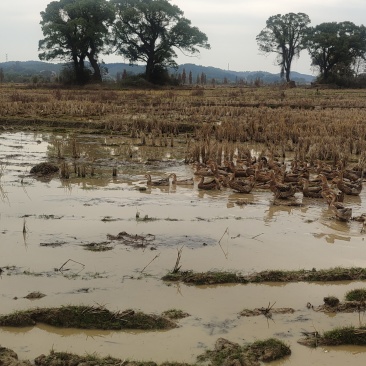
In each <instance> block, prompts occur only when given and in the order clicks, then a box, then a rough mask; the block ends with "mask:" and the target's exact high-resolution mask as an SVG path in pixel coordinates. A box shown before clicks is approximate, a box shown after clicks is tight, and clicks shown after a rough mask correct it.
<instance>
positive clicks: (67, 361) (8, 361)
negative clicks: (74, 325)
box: [0, 338, 291, 366]
mask: <svg viewBox="0 0 366 366" xmlns="http://www.w3.org/2000/svg"><path fill="white" fill-rule="evenodd" d="M290 354H291V350H290V348H289V347H288V346H286V345H285V344H284V343H283V342H281V341H279V340H277V339H275V338H270V339H266V340H264V341H256V342H254V343H252V344H249V345H246V346H240V345H239V344H237V343H233V342H230V341H228V340H226V339H224V338H219V339H218V340H217V341H216V344H215V349H214V350H213V351H206V352H205V354H203V355H201V356H199V357H198V358H197V363H194V364H188V363H179V362H164V363H162V364H160V366H198V365H202V363H203V364H204V365H207V364H210V365H212V366H222V365H246V366H259V361H263V362H270V361H274V360H278V359H280V358H283V357H285V356H288V355H290ZM34 364H35V365H36V366H54V365H57V366H75V365H81V364H82V365H84V366H121V365H123V366H158V364H157V363H155V362H152V361H146V362H141V361H129V360H123V361H122V360H120V359H117V358H113V357H110V356H108V357H104V358H101V357H98V356H97V355H95V354H91V355H86V356H78V355H75V354H72V353H68V352H54V351H51V352H50V353H49V354H48V355H47V356H46V355H41V356H38V357H37V358H36V359H35V360H34ZM0 365H7V366H30V365H31V363H30V362H29V361H18V356H17V354H16V353H15V352H14V351H12V350H10V349H7V348H3V347H0Z"/></svg>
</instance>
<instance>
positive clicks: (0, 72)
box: [0, 68, 4, 83]
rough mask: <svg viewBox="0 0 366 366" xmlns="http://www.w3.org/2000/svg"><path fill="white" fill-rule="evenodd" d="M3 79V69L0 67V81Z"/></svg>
mask: <svg viewBox="0 0 366 366" xmlns="http://www.w3.org/2000/svg"><path fill="white" fill-rule="evenodd" d="M3 81H4V70H3V68H0V83H2V82H3Z"/></svg>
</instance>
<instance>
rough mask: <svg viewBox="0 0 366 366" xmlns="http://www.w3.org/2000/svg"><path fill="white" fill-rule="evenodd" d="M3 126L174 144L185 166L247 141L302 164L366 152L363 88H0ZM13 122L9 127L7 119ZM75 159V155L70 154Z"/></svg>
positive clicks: (225, 154) (219, 156)
mask: <svg viewBox="0 0 366 366" xmlns="http://www.w3.org/2000/svg"><path fill="white" fill-rule="evenodd" d="M0 94H1V95H0V121H4V122H6V123H11V122H24V123H26V122H27V121H38V122H42V121H43V122H45V123H46V124H47V123H49V124H50V125H51V124H52V123H53V124H55V123H56V124H57V123H61V122H62V121H68V122H69V125H70V127H72V126H74V125H75V124H77V123H83V126H84V127H85V126H90V127H91V128H95V127H96V126H97V127H98V128H102V129H105V130H107V131H110V132H112V133H121V134H125V135H130V136H131V137H139V138H140V139H141V144H146V145H151V146H166V145H168V144H169V145H174V138H176V136H177V135H178V134H180V133H185V134H188V135H187V136H186V144H187V146H188V147H187V159H186V160H187V161H202V162H205V161H207V160H209V159H212V160H215V161H217V163H220V162H222V161H223V160H225V159H230V158H231V157H232V156H233V154H234V151H237V150H238V149H240V148H241V144H242V143H244V142H258V143H264V144H265V145H266V146H267V147H268V149H269V150H271V149H272V151H274V152H275V151H276V153H279V151H280V150H281V149H282V150H286V151H292V152H295V153H296V154H297V157H298V158H299V159H307V160H309V161H314V160H316V159H321V160H338V159H339V158H341V157H342V158H343V159H348V157H350V156H352V155H354V156H355V157H356V159H357V157H358V156H360V155H361V154H363V153H364V152H365V150H366V144H365V139H366V124H365V123H364V121H365V120H366V108H364V100H365V94H366V92H365V91H363V90H331V89H328V90H320V91H319V90H315V89H311V88H297V89H290V90H285V91H284V90H283V89H281V88H280V87H272V88H269V87H268V88H267V87H263V88H251V87H240V88H232V87H225V88H224V87H217V88H213V89H209V88H207V89H202V88H200V89H177V90H168V91H167V90H144V91H140V90H134V91H131V90H104V89H101V90H91V89H78V90H67V89H66V90H61V89H54V90H49V89H42V88H36V89H29V88H26V87H24V86H16V85H15V86H9V85H2V86H1V93H0ZM9 121H10V122H9ZM74 152H75V154H77V152H76V151H74Z"/></svg>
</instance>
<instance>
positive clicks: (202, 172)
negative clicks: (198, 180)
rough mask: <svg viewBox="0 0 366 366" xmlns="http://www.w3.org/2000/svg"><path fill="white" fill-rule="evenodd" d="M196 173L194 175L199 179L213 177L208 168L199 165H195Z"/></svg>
mask: <svg viewBox="0 0 366 366" xmlns="http://www.w3.org/2000/svg"><path fill="white" fill-rule="evenodd" d="M195 168H196V171H195V172H194V173H193V174H194V175H199V176H201V177H212V176H213V175H214V173H213V171H212V170H211V169H210V168H207V167H204V166H202V165H201V164H195Z"/></svg>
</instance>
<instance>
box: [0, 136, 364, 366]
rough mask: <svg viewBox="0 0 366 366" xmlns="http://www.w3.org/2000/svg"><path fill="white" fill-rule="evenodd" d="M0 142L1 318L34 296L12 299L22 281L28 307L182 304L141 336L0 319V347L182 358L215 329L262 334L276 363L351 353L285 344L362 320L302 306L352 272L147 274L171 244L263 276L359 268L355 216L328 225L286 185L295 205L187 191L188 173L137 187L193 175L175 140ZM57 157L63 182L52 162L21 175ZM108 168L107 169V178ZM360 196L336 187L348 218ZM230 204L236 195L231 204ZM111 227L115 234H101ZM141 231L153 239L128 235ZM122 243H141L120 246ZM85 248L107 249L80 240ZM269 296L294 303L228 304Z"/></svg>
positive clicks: (158, 308)
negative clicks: (41, 173) (280, 345)
mask: <svg viewBox="0 0 366 366" xmlns="http://www.w3.org/2000/svg"><path fill="white" fill-rule="evenodd" d="M74 140H75V141H76V147H77V149H76V150H77V151H76V152H77V154H76V155H75V157H73V142H72V141H74ZM180 141H181V142H180ZM111 142H113V144H111ZM60 143H61V145H62V151H61V153H62V155H63V156H61V157H59V156H58V147H59V146H60ZM0 145H1V149H0V162H1V164H3V166H4V170H3V171H2V172H3V173H2V175H1V178H0V188H1V189H0V199H1V201H0V205H1V216H0V268H1V269H2V271H1V273H0V281H1V288H2V292H1V294H0V299H1V304H2V308H1V313H2V315H6V314H10V313H12V312H13V311H21V310H25V309H29V308H31V307H32V304H34V303H31V302H30V300H29V299H27V298H24V296H25V295H26V294H29V293H30V292H40V293H42V294H45V295H46V296H45V297H43V298H39V299H37V300H36V301H37V306H39V307H40V308H58V307H60V306H65V305H70V304H71V305H73V306H74V305H75V306H77V305H83V306H99V305H100V306H106V307H107V308H108V309H110V310H111V311H112V312H114V311H118V310H119V309H132V310H133V311H136V312H138V311H142V312H143V313H148V314H161V313H162V312H164V311H167V310H169V309H181V310H182V311H183V312H184V313H188V314H190V316H188V317H185V318H183V319H181V320H179V327H178V328H174V329H170V330H157V331H154V332H153V333H152V332H151V331H143V330H118V331H114V330H96V329H84V330H80V329H75V328H59V327H55V326H50V325H45V324H42V323H39V324H38V323H37V325H36V326H29V327H24V328H23V327H21V328H12V327H1V328H0V344H1V345H2V346H3V347H7V348H10V349H13V350H14V351H15V352H16V353H17V354H18V355H19V358H20V359H21V360H27V359H34V358H36V357H37V356H39V355H40V354H42V353H44V354H47V353H48V352H49V350H50V349H52V347H54V349H55V350H56V351H62V352H73V353H77V354H79V355H82V354H85V353H93V352H96V353H98V354H100V355H101V356H107V355H113V357H116V358H121V359H126V358H129V359H140V360H142V361H144V360H145V361H149V360H154V362H157V363H162V362H165V361H171V362H172V361H177V362H182V363H185V362H186V363H190V364H192V363H194V362H195V360H196V357H197V356H198V355H200V354H202V353H203V352H204V351H205V350H210V349H211V350H212V349H213V348H214V345H215V342H216V340H217V339H218V338H220V337H225V339H227V340H229V341H231V342H234V343H238V344H243V340H244V341H245V342H248V343H251V342H254V341H255V340H258V339H267V338H273V337H276V338H279V339H280V340H282V341H284V342H285V343H286V344H288V345H290V347H291V350H292V354H291V356H290V357H288V358H286V359H285V360H283V361H281V365H290V364H296V365H299V366H301V365H304V366H305V365H309V364H332V365H335V366H341V365H342V366H343V365H344V364H346V363H351V364H352V365H355V366H358V365H360V366H361V365H363V364H364V357H365V351H366V349H365V348H364V347H362V346H339V347H337V348H334V347H327V346H322V347H318V348H316V349H315V350H313V351H311V350H309V349H308V348H307V347H304V346H302V345H300V344H298V343H297V340H298V339H299V338H300V337H301V334H302V333H301V332H302V331H304V330H305V331H308V332H310V331H314V327H315V328H316V329H318V330H322V331H323V330H324V331H326V330H330V329H334V328H335V327H337V326H344V325H353V326H358V325H359V322H360V321H361V322H362V323H364V315H363V313H362V312H361V313H360V314H359V313H358V312H355V313H337V314H336V315H334V314H331V313H330V314H324V313H322V312H316V311H314V310H313V309H311V308H310V309H309V308H308V307H307V306H306V305H307V303H311V304H319V303H320V302H321V299H323V298H324V297H325V296H336V297H338V298H343V297H344V295H345V294H346V293H347V292H348V291H350V290H352V289H355V288H360V287H363V286H364V282H363V280H362V277H352V278H350V277H342V276H341V277H339V280H338V281H337V282H325V280H326V278H319V279H318V280H316V281H315V282H292V283H289V282H288V281H283V282H279V281H281V278H280V277H276V278H277V281H276V282H267V281H266V282H264V283H257V282H254V283H248V284H245V285H243V284H240V283H225V284H220V285H217V284H213V283H216V282H211V283H212V284H207V282H206V283H205V284H203V285H199V286H188V285H187V284H185V283H183V282H164V281H161V278H162V277H163V276H165V275H166V274H167V273H169V272H171V271H172V270H173V268H174V266H175V264H176V260H177V254H178V250H180V249H181V248H182V247H183V250H182V253H181V260H180V266H181V269H180V271H182V272H185V271H193V273H208V272H213V273H215V272H225V273H231V274H232V273H240V274H241V275H243V276H249V275H250V274H253V273H256V274H258V273H267V274H268V277H267V279H271V278H273V277H272V276H273V275H274V274H275V273H277V272H272V271H278V273H280V272H281V271H301V270H302V269H305V270H304V271H306V273H312V272H314V271H313V269H316V272H320V271H322V270H326V269H329V268H343V269H350V268H361V269H364V268H366V257H365V242H364V233H361V229H362V223H359V222H357V221H350V222H348V223H346V222H339V221H337V220H335V219H334V214H333V213H332V212H331V211H330V210H329V209H328V207H327V205H326V204H325V203H324V202H323V201H322V200H321V199H310V198H304V197H302V195H301V193H296V195H295V196H296V202H300V203H301V205H298V206H287V205H285V204H280V203H279V202H277V203H276V204H273V194H272V193H271V192H269V191H266V190H254V191H252V193H251V194H250V195H248V196H245V197H244V196H243V195H240V194H236V193H233V192H232V191H231V190H230V189H225V188H223V189H222V190H220V191H207V192H206V191H205V192H203V191H199V190H198V189H197V184H198V180H199V179H197V180H195V184H194V185H193V186H178V185H177V186H172V185H170V186H168V187H148V186H147V185H146V179H145V177H144V175H145V174H146V173H149V174H151V175H152V176H153V179H162V178H165V177H167V176H168V175H169V174H170V173H173V172H174V173H176V174H177V176H178V178H190V177H192V176H193V168H192V167H191V166H190V165H185V164H184V163H183V158H184V151H185V149H186V146H185V144H184V142H183V139H181V140H180V139H177V141H176V144H175V147H174V149H171V148H169V147H164V148H162V147H157V146H155V147H151V146H145V147H142V146H138V141H137V140H133V139H132V140H131V139H129V138H125V137H120V136H109V135H108V136H103V135H87V134H78V133H76V132H74V133H72V134H71V133H70V132H69V131H68V132H65V133H48V132H41V133H37V132H16V131H15V130H14V131H11V132H4V133H2V134H1V135H0ZM250 148H251V149H252V151H253V154H254V153H256V152H259V151H261V150H262V146H260V145H250ZM74 152H75V151H74ZM131 152H132V153H131ZM152 158H153V160H149V159H152ZM64 161H66V162H67V163H68V167H69V179H63V178H61V177H60V175H61V171H60V172H59V173H57V174H56V175H54V176H51V177H47V179H40V178H39V177H36V176H34V175H31V174H30V170H31V168H32V167H33V166H35V165H36V164H38V163H42V162H50V163H53V164H56V165H58V166H62V162H64ZM83 167H85V176H84V177H83ZM78 168H79V169H78ZM92 168H93V169H92ZM113 168H117V175H116V176H114V177H113V175H112V173H113ZM78 170H79V171H80V174H78ZM41 178H43V177H41ZM141 188H143V189H141ZM365 199H366V197H365V191H364V190H363V191H362V193H361V195H360V196H359V197H350V196H346V198H345V200H346V202H345V204H347V205H349V206H352V208H353V215H354V216H360V215H361V214H362V213H363V212H365ZM244 201H245V202H247V203H248V204H242V205H238V204H236V203H237V202H244ZM249 203H250V204H249ZM119 233H127V234H128V236H126V234H125V236H122V237H123V238H122V240H112V238H111V239H108V235H112V236H114V237H118V235H119ZM148 235H151V236H153V237H154V240H153V241H151V242H149V241H146V240H142V239H141V241H138V240H136V241H134V238H146V237H147V236H148ZM126 240H127V241H126ZM128 241H130V243H129V242H128ZM131 241H132V244H135V243H139V244H141V243H143V245H138V246H135V245H130V244H131ZM103 243H108V244H106V245H103ZM86 245H90V247H93V246H94V247H95V248H97V249H99V248H103V246H105V247H107V248H108V249H109V250H94V251H93V250H85V249H86V247H85V246H86ZM110 248H111V249H110ZM60 269H61V270H60ZM287 279H288V278H287ZM269 303H270V304H273V303H276V305H275V307H276V308H293V309H295V312H294V313H292V314H291V313H290V314H275V315H274V316H273V319H272V320H271V319H268V318H267V317H264V316H263V317H240V316H239V315H238V314H239V312H240V311H242V309H256V308H257V309H260V308H262V307H263V308H266V307H267V306H268V304H269ZM55 345H57V347H56V346H55ZM56 348H57V349H56ZM274 364H276V361H274Z"/></svg>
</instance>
